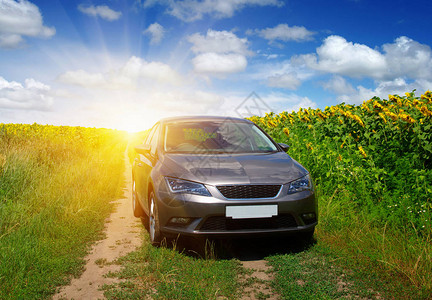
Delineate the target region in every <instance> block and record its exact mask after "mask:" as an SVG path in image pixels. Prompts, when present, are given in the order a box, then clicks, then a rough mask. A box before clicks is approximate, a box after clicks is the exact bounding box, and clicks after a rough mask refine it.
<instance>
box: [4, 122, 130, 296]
mask: <svg viewBox="0 0 432 300" xmlns="http://www.w3.org/2000/svg"><path fill="white" fill-rule="evenodd" d="M125 145H126V143H125V141H124V140H123V137H122V135H121V133H120V132H115V131H109V130H103V129H86V128H74V127H55V126H40V125H36V124H34V125H20V124H10V125H4V126H2V128H1V130H0V157H1V160H0V299H19V298H21V299H44V298H48V297H49V296H50V295H52V294H53V293H54V292H55V291H56V288H57V287H58V286H59V285H64V284H66V283H68V281H69V280H70V277H71V276H77V275H79V274H80V272H81V271H82V270H83V265H84V261H83V259H82V258H83V257H84V256H85V254H86V253H87V252H88V250H89V246H90V245H91V243H92V242H94V241H95V240H97V239H100V238H101V237H102V235H101V230H102V229H103V224H104V220H105V218H106V217H107V216H108V215H109V214H110V212H111V211H112V208H113V206H112V205H111V204H110V201H111V200H114V199H116V198H117V197H119V196H120V195H121V189H122V187H123V172H124V149H125Z"/></svg>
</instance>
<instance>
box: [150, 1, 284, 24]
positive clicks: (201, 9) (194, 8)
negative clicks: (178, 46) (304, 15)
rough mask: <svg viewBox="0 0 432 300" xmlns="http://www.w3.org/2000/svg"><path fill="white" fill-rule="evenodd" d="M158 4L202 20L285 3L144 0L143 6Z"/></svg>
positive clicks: (184, 17)
mask: <svg viewBox="0 0 432 300" xmlns="http://www.w3.org/2000/svg"><path fill="white" fill-rule="evenodd" d="M156 4H161V5H166V6H167V7H168V8H167V13H169V14H171V15H172V16H174V17H176V18H178V19H180V20H182V21H185V22H192V21H196V20H201V19H203V17H204V16H205V15H209V16H212V17H215V18H219V19H221V18H230V17H232V16H233V15H234V14H235V13H236V12H237V11H240V10H242V9H243V8H245V7H246V6H278V7H281V6H283V5H284V2H283V1H280V0H203V1H198V0H177V1H176V0H162V1H156V0H144V1H143V6H144V7H145V8H146V7H150V6H154V5H156Z"/></svg>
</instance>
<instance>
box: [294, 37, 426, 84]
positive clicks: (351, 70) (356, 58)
mask: <svg viewBox="0 0 432 300" xmlns="http://www.w3.org/2000/svg"><path fill="white" fill-rule="evenodd" d="M382 50H383V51H382V52H381V51H379V49H372V48H370V47H368V46H366V45H362V44H357V43H352V42H348V41H347V40H345V39H344V38H343V37H340V36H334V35H333V36H329V37H327V38H326V39H325V40H324V43H323V44H322V45H321V46H320V47H318V48H317V50H316V54H315V53H313V54H306V55H300V56H295V57H293V58H292V60H291V61H292V63H293V64H299V65H301V64H304V65H306V66H308V67H309V68H311V69H314V70H319V71H322V72H326V73H332V74H339V75H345V76H350V77H354V78H361V77H370V78H373V79H376V80H386V81H389V80H393V79H396V78H399V77H405V78H411V79H427V80H432V51H431V49H430V47H429V46H427V45H423V44H420V43H418V42H416V41H414V40H412V39H410V38H407V37H404V36H402V37H399V38H397V39H396V40H395V41H394V43H389V44H384V45H383V46H382Z"/></svg>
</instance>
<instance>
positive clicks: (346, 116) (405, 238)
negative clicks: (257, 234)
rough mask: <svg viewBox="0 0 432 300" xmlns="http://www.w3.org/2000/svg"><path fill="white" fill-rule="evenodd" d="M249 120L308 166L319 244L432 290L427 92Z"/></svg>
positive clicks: (431, 129)
mask: <svg viewBox="0 0 432 300" xmlns="http://www.w3.org/2000/svg"><path fill="white" fill-rule="evenodd" d="M250 119H251V120H252V121H253V122H255V123H256V124H258V125H260V126H261V127H263V128H264V129H265V130H266V131H267V132H268V133H269V134H270V135H272V136H273V137H274V138H275V139H276V140H277V141H278V142H283V143H287V144H289V145H290V146H291V148H290V150H289V152H288V153H289V154H290V155H291V156H292V157H293V158H295V159H296V160H298V161H299V162H300V163H301V164H303V165H304V166H305V167H306V168H308V169H309V170H310V172H311V174H312V177H313V178H314V179H315V184H316V191H317V195H318V199H319V212H320V219H319V226H318V228H317V229H318V230H317V237H318V242H319V243H320V244H324V245H326V246H327V247H328V248H329V249H331V251H333V253H335V254H337V256H340V257H346V258H350V259H354V260H356V261H358V262H359V263H358V266H363V267H364V268H369V271H370V272H371V273H374V272H378V273H379V274H381V276H382V277H384V278H388V280H392V281H394V280H397V281H405V282H406V286H414V287H416V288H417V290H418V294H417V297H419V298H429V297H431V296H432V226H431V219H432V93H431V92H426V93H425V94H424V95H421V96H420V97H416V96H415V94H414V92H413V93H406V95H404V96H398V95H389V99H388V100H387V99H380V98H377V97H374V98H372V99H370V100H368V101H365V102H364V103H363V104H362V105H359V106H357V105H346V104H343V103H342V104H339V105H336V106H332V107H326V108H325V110H320V109H300V110H299V111H298V112H292V113H289V112H282V113H280V114H274V113H270V114H267V115H266V116H265V117H262V118H260V117H252V118H250ZM287 259H291V258H287ZM272 261H274V262H275V261H277V262H278V264H280V263H282V262H283V258H272ZM276 270H280V269H278V268H277V269H276ZM277 272H283V271H277ZM277 276H278V275H277ZM314 280H315V279H314ZM280 288H281V287H280ZM282 292H283V288H282ZM282 294H283V293H282ZM399 295H400V296H401V297H403V296H402V295H403V294H399ZM329 296H330V295H329ZM393 296H394V297H396V298H397V297H398V295H393Z"/></svg>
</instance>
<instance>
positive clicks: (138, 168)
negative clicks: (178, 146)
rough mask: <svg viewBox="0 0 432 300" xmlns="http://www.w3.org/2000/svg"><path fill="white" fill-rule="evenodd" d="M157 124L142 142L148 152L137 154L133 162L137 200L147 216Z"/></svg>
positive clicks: (154, 161) (154, 158) (154, 157)
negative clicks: (148, 149)
mask: <svg viewBox="0 0 432 300" xmlns="http://www.w3.org/2000/svg"><path fill="white" fill-rule="evenodd" d="M159 127H160V126H159V124H158V123H157V124H156V125H155V126H153V128H152V129H151V130H150V132H149V135H148V136H147V138H146V140H145V141H144V144H145V145H148V146H150V152H149V153H147V154H137V157H136V158H135V161H134V179H135V186H136V192H137V195H138V198H139V200H140V202H141V206H142V208H143V209H144V211H145V212H146V214H148V199H147V197H148V185H149V181H150V174H151V171H152V169H153V167H154V166H155V164H156V149H157V144H158V140H159Z"/></svg>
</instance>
